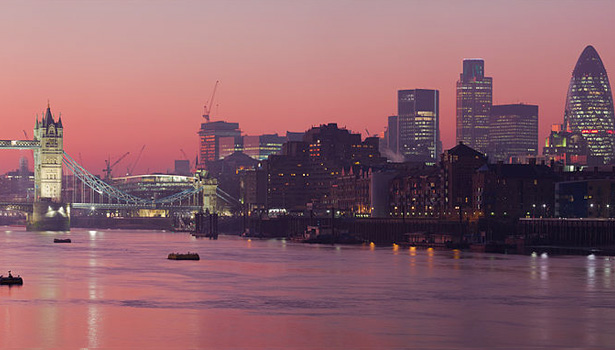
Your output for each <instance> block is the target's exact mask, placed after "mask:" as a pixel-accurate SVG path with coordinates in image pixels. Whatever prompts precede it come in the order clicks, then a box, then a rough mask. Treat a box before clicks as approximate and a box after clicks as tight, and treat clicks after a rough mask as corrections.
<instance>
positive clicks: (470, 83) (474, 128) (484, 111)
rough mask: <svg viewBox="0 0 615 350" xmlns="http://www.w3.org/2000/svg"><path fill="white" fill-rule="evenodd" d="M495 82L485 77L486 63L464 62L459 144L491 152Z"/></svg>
mask: <svg viewBox="0 0 615 350" xmlns="http://www.w3.org/2000/svg"><path fill="white" fill-rule="evenodd" d="M492 94H493V81H492V79H491V78H490V77H486V76H485V61H483V60H481V59H465V60H463V73H461V74H460V75H459V81H457V143H459V142H463V143H464V144H465V145H468V146H470V147H472V148H474V149H475V150H477V151H479V152H482V153H489V152H488V147H489V115H490V113H491V104H492Z"/></svg>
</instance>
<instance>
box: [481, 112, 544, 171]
mask: <svg viewBox="0 0 615 350" xmlns="http://www.w3.org/2000/svg"><path fill="white" fill-rule="evenodd" d="M537 154H538V106H535V105H527V104H508V105H495V106H491V115H490V119H489V159H490V160H491V161H504V162H505V163H508V162H510V160H509V159H510V157H512V156H521V155H529V156H536V155H537Z"/></svg>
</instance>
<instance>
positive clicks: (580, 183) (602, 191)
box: [555, 178, 615, 218]
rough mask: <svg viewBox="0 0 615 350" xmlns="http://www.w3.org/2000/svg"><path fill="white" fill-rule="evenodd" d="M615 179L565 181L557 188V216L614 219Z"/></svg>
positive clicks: (557, 185) (558, 184)
mask: <svg viewBox="0 0 615 350" xmlns="http://www.w3.org/2000/svg"><path fill="white" fill-rule="evenodd" d="M614 210H615V179H613V178H610V179H609V178H603V179H584V180H576V181H563V182H559V183H557V184H556V186H555V216H556V217H565V218H613V215H614V214H615V213H614Z"/></svg>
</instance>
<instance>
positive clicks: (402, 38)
mask: <svg viewBox="0 0 615 350" xmlns="http://www.w3.org/2000/svg"><path fill="white" fill-rule="evenodd" d="M613 15H615V1H409V0H405V1H335V0H322V1H320V0H315V1H314V0H310V1H299V0H294V1H282V0H279V1H211V2H210V1H147V2H146V1H131V2H126V1H12V2H2V3H0V43H2V49H0V103H1V104H0V105H1V106H2V109H1V113H2V119H1V120H2V128H1V134H0V139H23V138H24V135H23V131H22V130H26V132H27V134H28V135H29V137H32V128H33V126H34V119H35V116H36V114H39V115H40V114H41V113H42V111H43V110H44V108H45V107H46V105H47V100H48V99H49V100H50V102H51V108H52V111H53V112H54V113H55V114H58V113H62V119H63V123H64V127H65V141H64V144H65V149H66V151H67V152H68V153H69V154H71V155H72V156H73V158H75V159H77V160H79V159H81V160H82V161H83V165H84V166H85V167H86V168H88V169H89V170H90V171H91V172H93V173H95V174H100V173H101V169H102V168H103V167H104V165H105V164H104V160H105V159H106V158H107V157H109V156H110V157H111V158H112V159H114V158H117V157H119V156H120V155H122V154H123V153H125V152H131V155H130V156H128V157H127V158H126V159H125V160H124V161H123V162H122V163H120V164H119V165H118V166H117V167H116V171H114V175H116V176H117V175H120V174H121V173H123V172H125V171H126V168H127V167H128V165H130V164H131V163H132V162H134V161H135V158H136V156H137V154H138V152H139V150H140V149H141V147H142V146H143V145H146V149H145V152H144V153H143V156H142V158H141V160H140V162H139V165H138V166H137V169H136V173H145V172H155V171H158V172H165V171H167V169H171V168H172V167H173V160H174V159H181V158H182V154H181V152H180V149H183V150H184V151H185V152H186V153H187V154H188V155H189V157H190V158H191V159H193V158H194V156H195V155H196V153H197V146H198V137H197V134H196V132H197V131H198V129H199V126H200V123H201V122H202V121H203V120H202V117H201V115H202V114H203V105H204V104H205V102H206V101H207V100H208V99H209V97H210V95H211V93H212V89H213V86H214V83H215V81H216V80H220V86H219V88H218V93H217V96H216V104H219V107H218V108H213V110H214V113H213V120H226V121H234V122H239V123H240V127H241V129H242V131H243V132H244V133H245V134H250V135H254V134H261V133H275V132H278V133H281V134H283V133H285V132H286V130H291V131H304V130H306V129H308V128H310V127H311V126H312V125H319V124H322V123H328V122H337V123H338V124H339V125H341V126H346V127H347V128H348V129H350V130H352V131H355V132H361V133H365V129H368V130H369V131H370V133H372V134H374V133H380V132H382V131H383V130H384V127H385V124H386V118H387V116H388V115H392V114H395V113H396V110H397V106H396V100H395V98H396V91H397V90H398V89H413V88H430V89H438V90H440V108H441V124H440V129H441V133H442V140H443V143H444V147H445V148H449V147H451V146H453V145H454V142H455V83H456V81H457V79H458V78H459V73H460V72H461V66H462V60H463V59H464V58H477V57H478V58H483V59H484V60H485V72H486V75H487V76H491V77H493V88H494V96H493V97H494V98H493V102H494V103H495V104H500V103H517V102H525V103H531V104H537V105H539V124H540V131H539V144H540V145H541V146H542V145H544V138H545V136H546V135H547V133H548V130H549V129H550V125H551V124H553V123H561V122H562V120H563V108H564V101H565V98H566V91H567V88H568V82H569V79H570V74H571V72H572V69H573V68H574V64H575V63H576V60H577V59H578V57H579V55H580V54H581V51H582V50H583V48H584V47H585V46H586V45H589V44H591V45H593V46H594V47H595V48H596V50H597V51H598V53H599V54H600V56H601V57H602V60H603V62H604V64H605V67H606V69H607V72H608V73H609V74H610V75H611V79H615V78H614V74H615V21H614V20H613ZM25 154H28V152H26V151H4V152H2V154H1V155H0V171H2V172H5V171H7V170H11V169H15V168H17V165H18V158H19V157H20V156H21V155H25ZM28 157H29V158H30V159H31V155H28ZM30 166H32V164H30Z"/></svg>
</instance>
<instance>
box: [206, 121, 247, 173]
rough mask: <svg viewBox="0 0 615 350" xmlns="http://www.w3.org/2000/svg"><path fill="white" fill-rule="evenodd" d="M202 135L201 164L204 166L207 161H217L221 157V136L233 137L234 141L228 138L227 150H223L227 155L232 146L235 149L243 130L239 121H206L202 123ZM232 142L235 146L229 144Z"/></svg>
mask: <svg viewBox="0 0 615 350" xmlns="http://www.w3.org/2000/svg"><path fill="white" fill-rule="evenodd" d="M198 134H199V137H200V142H201V144H200V150H199V153H200V166H201V167H204V166H205V162H210V161H215V160H218V159H220V158H223V157H221V147H220V138H223V137H231V138H233V140H232V141H230V139H227V141H226V143H225V147H226V148H225V151H224V152H222V154H224V155H225V156H227V155H229V154H230V153H232V152H230V153H228V151H229V149H230V148H233V150H234V149H235V145H236V142H235V141H236V140H237V139H238V138H241V130H239V123H227V122H224V121H216V122H206V123H202V124H201V130H199V132H198ZM230 144H232V145H233V146H232V147H231V146H229V145H230Z"/></svg>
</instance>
